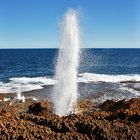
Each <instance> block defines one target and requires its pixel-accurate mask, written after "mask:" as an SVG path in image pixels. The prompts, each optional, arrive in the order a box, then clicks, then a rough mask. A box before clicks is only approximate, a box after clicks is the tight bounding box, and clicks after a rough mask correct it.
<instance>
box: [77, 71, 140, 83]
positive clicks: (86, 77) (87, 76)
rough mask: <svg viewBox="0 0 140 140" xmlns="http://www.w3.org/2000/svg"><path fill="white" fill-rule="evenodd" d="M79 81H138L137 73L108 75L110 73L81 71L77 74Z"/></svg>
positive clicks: (139, 76)
mask: <svg viewBox="0 0 140 140" xmlns="http://www.w3.org/2000/svg"><path fill="white" fill-rule="evenodd" d="M79 76H80V77H79V82H85V83H88V82H112V83H118V82H127V81H128V82H129V81H131V82H139V81H140V75H139V74H129V75H110V74H95V73H81V74H79Z"/></svg>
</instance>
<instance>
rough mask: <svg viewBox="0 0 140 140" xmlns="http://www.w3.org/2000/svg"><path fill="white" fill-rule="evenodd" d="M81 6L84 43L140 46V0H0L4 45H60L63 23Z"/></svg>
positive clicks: (0, 42) (0, 32)
mask: <svg viewBox="0 0 140 140" xmlns="http://www.w3.org/2000/svg"><path fill="white" fill-rule="evenodd" d="M68 8H74V9H79V11H80V24H81V34H82V35H81V36H82V39H81V40H82V43H81V44H82V47H87V48H89V47H95V48H100V47H101V48H103V47H107V48H108V47H109V48H112V47H123V48H124V47H127V48H128V47H132V48H133V47H140V0H0V48H56V47H58V46H59V23H60V21H61V19H62V18H63V15H64V13H65V12H66V11H67V9H68Z"/></svg>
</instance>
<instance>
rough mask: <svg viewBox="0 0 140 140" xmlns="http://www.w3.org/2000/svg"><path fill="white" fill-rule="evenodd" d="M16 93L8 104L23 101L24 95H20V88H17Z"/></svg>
mask: <svg viewBox="0 0 140 140" xmlns="http://www.w3.org/2000/svg"><path fill="white" fill-rule="evenodd" d="M16 94H17V96H16V97H15V98H14V99H12V100H11V102H10V105H12V104H14V103H16V102H23V103H24V102H25V97H24V95H21V89H20V88H18V89H17V93H16Z"/></svg>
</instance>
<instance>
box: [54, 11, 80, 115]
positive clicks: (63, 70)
mask: <svg viewBox="0 0 140 140" xmlns="http://www.w3.org/2000/svg"><path fill="white" fill-rule="evenodd" d="M79 46H80V35H79V24H78V12H77V11H76V10H73V9H69V10H68V11H67V13H66V15H65V16H64V20H63V33H62V41H61V45H60V49H59V55H58V61H57V65H56V73H55V79H57V83H56V84H55V86H54V89H53V93H52V101H53V103H54V113H55V114H57V115H59V116H65V115H68V114H70V113H73V112H74V106H75V104H76V101H77V95H78V92H77V72H78V65H79Z"/></svg>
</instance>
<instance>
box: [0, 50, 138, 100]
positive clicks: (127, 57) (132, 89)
mask: <svg viewBox="0 0 140 140" xmlns="http://www.w3.org/2000/svg"><path fill="white" fill-rule="evenodd" d="M57 54H58V49H0V93H14V92H16V91H17V89H18V88H20V89H21V91H23V92H25V91H32V90H37V89H43V88H44V86H47V85H53V84H54V83H55V80H54V79H53V76H54V73H55V64H56V61H57ZM130 81H131V82H130ZM139 81H140V49H81V62H80V68H79V75H78V82H79V83H80V84H79V85H80V86H79V92H80V94H82V95H83V96H85V97H88V96H89V95H90V96H92V95H94V98H98V97H99V96H98V94H97V93H99V92H103V91H104V94H103V96H102V97H101V96H100V98H98V100H103V99H101V98H104V99H106V98H110V97H111V98H112V97H115V98H117V99H119V98H123V97H126V96H127V97H130V98H131V97H135V96H139V95H140V93H139V91H140V82H139ZM122 82H123V84H121V83H122ZM93 83H94V84H93ZM116 90H117V91H116ZM105 92H106V94H105ZM115 92H117V93H116V94H115V96H114V95H113V94H114V93H115ZM120 93H121V94H120ZM107 94H109V95H107Z"/></svg>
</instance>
